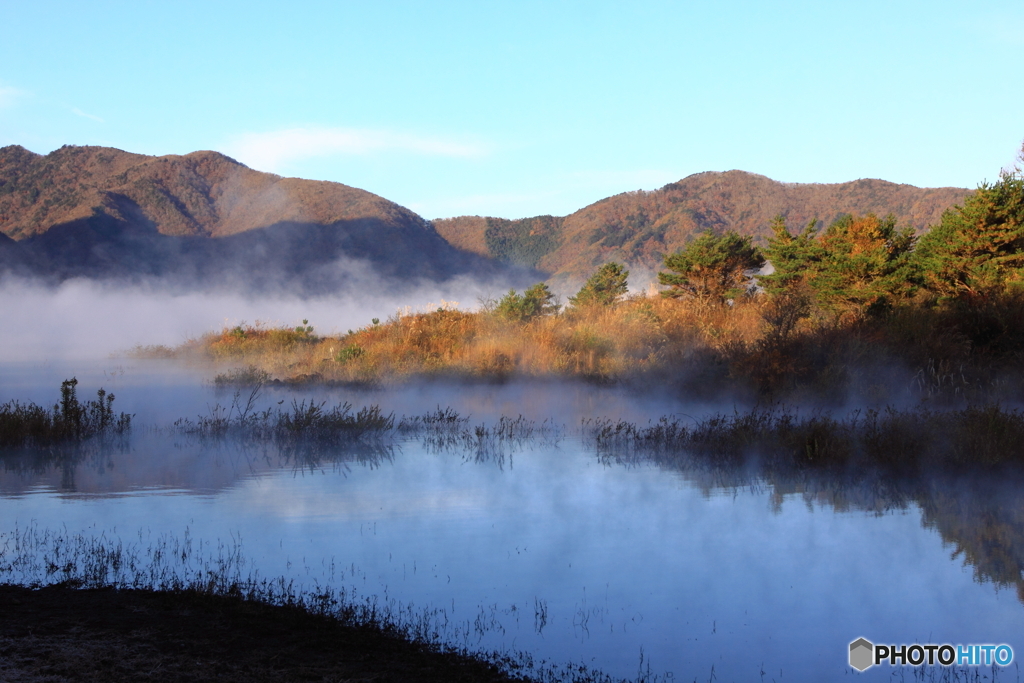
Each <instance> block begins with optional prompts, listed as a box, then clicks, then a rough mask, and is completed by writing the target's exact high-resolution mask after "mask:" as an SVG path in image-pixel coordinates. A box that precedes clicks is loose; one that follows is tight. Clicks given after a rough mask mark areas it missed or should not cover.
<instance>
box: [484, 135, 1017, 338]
mask: <svg viewBox="0 0 1024 683" xmlns="http://www.w3.org/2000/svg"><path fill="white" fill-rule="evenodd" d="M1019 161H1020V163H1018V164H1017V166H1015V167H1014V168H1013V169H1011V170H1005V171H1003V172H1001V173H1000V175H999V179H998V180H997V181H996V182H994V183H982V184H981V185H980V186H979V187H978V189H977V191H976V192H974V193H973V194H972V195H970V196H969V197H968V198H967V199H966V200H965V201H964V203H963V204H962V205H957V206H954V207H953V208H951V209H948V210H947V211H946V212H945V213H944V214H943V216H942V218H941V220H940V222H939V224H938V225H936V226H934V227H932V228H931V230H929V231H928V232H927V233H925V234H924V235H923V236H921V237H918V236H916V235H915V234H914V231H913V229H912V228H908V227H903V228H901V227H899V226H897V225H896V219H895V218H894V217H893V216H891V215H890V216H887V217H885V218H879V217H878V216H876V215H874V214H867V215H863V216H858V215H845V216H842V217H840V218H839V219H837V220H835V221H834V222H833V223H832V224H831V225H829V226H827V227H825V228H824V229H822V228H821V226H820V224H819V223H818V222H817V221H816V220H814V221H811V222H810V223H809V224H808V225H807V226H805V227H804V228H803V229H802V230H799V231H796V232H793V231H791V230H790V227H789V226H788V225H787V224H786V220H785V218H784V217H783V216H778V217H776V219H775V220H774V221H773V223H772V225H771V229H772V237H771V238H769V239H768V243H767V246H766V247H764V248H760V247H758V246H755V245H754V244H753V243H752V240H751V238H750V237H749V236H742V235H739V234H737V233H736V232H734V231H726V232H724V233H721V234H715V233H714V232H711V231H708V232H705V233H703V234H702V235H700V236H699V237H697V238H696V239H695V240H693V241H692V242H690V243H689V244H688V245H687V246H686V247H684V248H682V249H680V250H679V251H677V252H675V253H672V254H668V255H666V256H665V257H664V262H663V263H664V267H665V270H663V271H662V272H660V273H658V282H659V283H660V284H661V285H663V286H665V287H667V289H666V290H665V291H663V292H662V295H663V296H666V297H671V298H678V299H685V300H689V301H691V302H693V303H694V304H696V305H697V306H699V307H721V306H724V305H728V304H730V303H734V302H735V301H737V300H738V299H740V298H741V297H751V296H760V295H765V296H767V297H769V298H772V299H777V300H785V301H786V302H788V303H789V304H790V309H791V313H792V311H795V315H796V316H797V317H801V316H803V315H806V314H807V313H808V312H809V311H810V310H811V309H812V307H814V308H816V309H817V310H819V311H821V312H823V313H826V314H829V315H832V316H834V317H836V318H839V319H851V318H854V319H855V318H859V317H865V316H874V315H881V314H884V313H885V312H886V311H888V310H891V309H892V308H893V307H894V306H897V305H899V304H901V303H905V302H908V301H911V300H920V299H922V298H924V299H927V300H929V301H931V302H932V303H935V304H939V305H942V304H944V303H949V302H957V303H966V304H972V303H978V302H979V301H987V300H993V299H997V298H1000V297H1004V296H1014V297H1016V296H1021V295H1022V294H1024V148H1022V150H1021V154H1020V157H1019ZM767 263H770V264H771V268H770V269H765V270H766V271H767V272H764V271H763V270H762V269H764V266H765V265H766V264H767ZM628 276H629V271H628V270H626V269H625V268H624V267H623V266H622V265H621V264H618V263H607V264H605V265H603V266H601V268H600V269H598V271H597V272H596V273H595V274H594V275H593V276H591V278H590V279H589V280H588V281H587V282H586V284H585V285H584V286H583V287H582V289H580V291H579V292H578V293H577V294H576V295H575V296H573V297H570V299H569V303H570V304H571V305H572V306H573V307H574V308H581V307H591V306H610V305H612V304H614V303H615V302H616V301H618V300H619V299H620V298H622V297H623V296H624V295H625V294H626V292H627V278H628ZM554 300H555V297H554V295H553V293H552V292H551V291H550V290H549V289H548V287H547V285H545V284H543V283H538V284H536V285H534V286H533V287H531V288H530V289H528V290H526V292H525V293H524V294H522V295H520V294H518V293H517V292H516V291H515V290H512V291H510V292H509V293H508V294H507V295H506V296H505V297H503V298H502V299H501V300H500V301H499V302H498V305H497V311H498V312H499V313H500V314H502V315H504V316H505V317H507V318H509V319H513V320H517V321H525V320H529V319H531V318H534V317H537V316H540V315H544V314H548V313H554V312H557V311H558V309H559V306H558V305H556V304H555V303H554Z"/></svg>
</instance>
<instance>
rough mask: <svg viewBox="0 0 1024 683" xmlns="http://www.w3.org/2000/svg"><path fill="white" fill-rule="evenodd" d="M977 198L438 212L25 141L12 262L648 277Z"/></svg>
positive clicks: (102, 267) (326, 185)
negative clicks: (736, 248) (706, 244)
mask: <svg viewBox="0 0 1024 683" xmlns="http://www.w3.org/2000/svg"><path fill="white" fill-rule="evenodd" d="M967 194H968V190H965V189H959V188H938V189H922V188H917V187H913V186H910V185H896V184H893V183H888V182H885V181H882V180H857V181H854V182H849V183H842V184H835V185H823V184H792V183H780V182H776V181H773V180H770V179H768V178H765V177H763V176H759V175H754V174H751V173H744V172H742V171H729V172H726V173H713V172H709V173H699V174H696V175H692V176H689V177H687V178H684V179H683V180H680V181H679V182H676V183H671V184H669V185H666V186H665V187H663V188H661V189H659V190H654V191H651V192H644V191H638V192H627V193H623V194H620V195H616V196H614V197H609V198H607V199H603V200H601V201H599V202H596V203H594V204H591V205H590V206H587V207H585V208H583V209H580V210H579V211H577V212H575V213H573V214H571V215H569V216H564V217H560V216H536V217H533V218H524V219H519V220H507V219H502V218H485V217H479V216H464V217H460V218H449V219H440V220H435V221H433V223H431V222H428V221H426V220H424V219H423V218H421V217H420V216H418V215H416V214H415V213H413V212H412V211H409V210H408V209H406V208H404V207H402V206H399V205H397V204H395V203H393V202H390V201H388V200H386V199H384V198H382V197H379V196H377V195H374V194H371V193H369V192H366V191H364V190H359V189H356V188H353V187H348V186H346V185H342V184H340V183H331V182H321V181H313V180H302V179H298V178H282V177H280V176H277V175H273V174H270V173H261V172H258V171H254V170H252V169H249V168H248V167H246V166H244V165H243V164H240V163H238V162H236V161H234V160H233V159H230V158H228V157H226V156H224V155H222V154H219V153H217V152H193V153H191V154H186V155H184V156H177V155H168V156H162V157H151V156H146V155H142V154H131V153H128V152H123V151H121V150H117V149H111V148H107V147H74V146H65V147H62V148H60V149H58V150H56V151H54V152H52V153H50V154H48V155H45V156H42V155H39V154H35V153H33V152H30V151H28V150H26V149H24V148H23V147H19V146H16V145H15V146H10V147H4V148H2V149H0V269H3V270H8V271H10V270H14V271H20V272H25V273H33V274H36V275H43V276H46V277H49V278H53V279H57V280H60V279H65V278H68V277H76V276H84V277H106V278H110V277H115V278H123V277H128V278H150V277H162V278H179V279H183V280H184V281H186V282H188V283H192V284H195V285H200V286H201V285H205V284H209V283H215V282H231V283H238V284H242V285H246V286H255V287H257V288H264V289H268V288H273V287H277V286H281V285H282V284H284V283H292V284H295V283H298V284H299V285H300V288H301V289H302V290H303V291H306V292H322V291H330V290H332V289H335V288H337V287H338V286H339V285H340V283H341V282H343V281H345V280H346V278H350V277H351V276H352V273H351V272H350V271H351V270H352V268H351V267H350V266H351V261H348V260H346V259H358V260H361V261H364V262H369V264H370V265H371V266H372V267H373V269H374V270H375V271H376V272H377V273H379V274H381V275H383V276H385V277H386V278H389V279H393V280H396V281H410V280H416V279H420V278H426V279H431V280H443V279H446V278H450V277H453V276H456V275H462V274H472V275H475V276H478V277H484V278H496V279H499V280H501V281H502V282H503V283H508V284H511V283H520V284H522V283H525V282H528V281H530V280H533V281H536V280H538V279H542V278H544V277H552V278H553V280H554V282H555V283H581V282H582V281H583V280H585V279H586V278H587V277H588V276H589V275H590V274H592V273H593V272H594V270H595V269H596V268H597V267H598V266H600V265H602V264H603V263H607V262H609V261H621V262H623V263H626V264H627V265H628V266H629V267H631V268H633V269H634V272H635V274H637V275H639V274H640V273H641V272H643V271H647V272H648V273H650V272H652V271H655V270H657V269H658V268H660V266H661V263H662V258H663V257H664V255H665V254H668V253H672V252H674V251H676V250H677V249H679V248H680V247H682V246H684V245H685V244H687V243H688V242H690V241H691V240H692V239H693V238H694V236H695V235H696V234H699V233H702V232H704V231H706V230H708V229H711V230H714V231H715V232H719V233H720V232H722V231H725V230H730V229H731V230H735V231H737V232H738V233H740V234H741V235H750V236H753V237H754V238H755V243H759V242H763V240H764V238H765V237H767V236H768V235H769V234H770V230H769V225H770V223H771V220H772V218H773V217H774V216H776V215H779V214H782V215H783V216H786V218H787V220H788V223H789V225H790V226H791V227H793V228H799V227H802V226H803V225H804V224H806V223H807V221H809V220H810V219H812V218H817V219H819V220H821V221H822V222H823V224H825V225H828V224H829V223H831V222H832V221H833V220H835V219H836V218H838V217H840V216H842V215H844V214H848V213H857V214H864V213H869V212H874V213H876V214H879V215H880V216H884V215H887V214H890V213H891V214H893V215H895V217H896V219H897V223H898V224H899V225H901V226H911V227H913V228H914V229H915V230H917V231H918V232H920V231H922V230H924V229H925V228H926V227H927V226H929V225H933V224H935V223H937V222H938V220H939V218H940V216H941V215H942V212H943V211H944V210H945V209H947V208H949V207H950V206H952V205H953V204H956V203H958V202H961V201H963V199H964V198H965V196H966V195H967ZM8 238H11V239H8ZM530 269H536V270H532V271H531V270H530Z"/></svg>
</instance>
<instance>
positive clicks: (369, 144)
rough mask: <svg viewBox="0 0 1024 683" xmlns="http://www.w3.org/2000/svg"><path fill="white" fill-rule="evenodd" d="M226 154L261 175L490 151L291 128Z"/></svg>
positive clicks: (251, 138) (386, 135) (244, 140)
mask: <svg viewBox="0 0 1024 683" xmlns="http://www.w3.org/2000/svg"><path fill="white" fill-rule="evenodd" d="M223 151H224V152H225V153H226V154H229V155H230V156H232V157H235V158H236V159H238V160H239V161H242V162H244V163H245V164H248V165H249V166H251V167H253V168H257V169H259V170H261V171H278V170H281V169H282V168H284V167H285V166H286V165H287V164H289V163H292V162H295V161H300V160H302V159H309V158H312V157H324V156H335V155H366V154H374V153H377V152H405V153H410V154H422V155H428V156H445V157H476V156H482V155H484V154H486V153H487V151H488V150H487V149H486V148H485V147H484V146H482V145H479V144H472V143H466V142H460V141H457V140H449V139H444V138H437V137H424V136H419V135H412V134H409V133H401V132H396V131H388V130H375V129H360V128H289V129H287V130H278V131H270V132H267V133H245V134H242V135H239V136H238V137H236V138H234V139H232V140H230V141H229V142H228V143H227V144H226V145H225V146H224V148H223Z"/></svg>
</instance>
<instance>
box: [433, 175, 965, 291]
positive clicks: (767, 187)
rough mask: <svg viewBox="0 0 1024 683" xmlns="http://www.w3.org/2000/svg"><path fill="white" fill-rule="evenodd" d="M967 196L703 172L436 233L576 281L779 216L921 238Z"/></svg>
mask: <svg viewBox="0 0 1024 683" xmlns="http://www.w3.org/2000/svg"><path fill="white" fill-rule="evenodd" d="M969 192H970V190H967V189H963V188H952V187H946V188H918V187H915V186H913V185H907V184H897V183H891V182H889V181H885V180H877V179H860V180H854V181H850V182H846V183H783V182H779V181H776V180H772V179H771V178H768V177H766V176H762V175H758V174H754V173H749V172H746V171H739V170H732V171H724V172H719V171H704V172H702V173H696V174H693V175H690V176H687V177H686V178H683V179H681V180H679V181H676V182H674V183H669V184H667V185H665V186H664V187H662V188H659V189H657V190H651V191H645V190H637V191H632V192H623V193H620V194H617V195H613V196H611V197H606V198H605V199H601V200H599V201H597V202H594V203H593V204H590V205H588V206H585V207H583V208H582V209H579V210H578V211H575V212H573V213H571V214H569V215H568V216H534V217H530V218H523V219H517V220H508V219H502V218H493V217H486V216H459V217H455V218H448V219H437V220H434V221H433V224H434V227H435V229H436V230H437V231H438V233H439V234H440V235H441V236H442V237H444V238H445V239H447V240H448V241H449V242H450V243H452V244H454V245H456V246H458V247H460V248H462V249H465V250H467V251H472V252H474V253H478V254H480V255H482V256H489V257H492V258H498V259H499V260H504V261H507V262H510V263H519V264H521V265H525V266H530V267H536V268H538V269H539V270H541V271H544V272H546V273H549V274H550V275H551V276H552V278H553V279H555V280H556V281H557V280H562V281H568V280H576V281H578V280H579V279H580V277H581V276H582V277H585V276H586V274H587V273H589V272H593V270H594V269H595V268H597V267H599V266H600V265H602V264H603V263H607V262H608V261H621V262H623V263H625V264H627V265H629V266H630V267H633V268H640V269H643V270H655V269H657V268H658V267H659V266H660V265H661V259H662V258H663V257H664V255H665V254H668V253H673V252H675V251H676V250H678V249H680V248H682V247H684V246H685V245H686V244H687V243H688V242H689V241H690V240H692V239H693V238H694V237H695V236H696V235H697V234H699V233H702V232H704V231H705V230H713V231H715V232H722V231H725V230H735V231H736V232H738V233H740V234H741V235H749V236H751V237H753V238H754V240H755V242H758V243H762V244H763V243H764V242H765V241H766V239H767V238H768V237H769V236H770V234H771V232H770V228H769V226H770V224H771V221H772V219H773V218H774V217H775V216H776V215H782V216H784V217H786V219H787V221H788V223H789V226H790V228H791V229H793V228H796V229H802V228H803V227H804V226H805V225H806V224H807V223H808V222H809V221H810V220H811V219H818V220H819V221H820V222H821V223H822V224H824V225H828V224H829V223H831V222H832V221H834V220H835V219H837V218H839V217H840V216H842V215H844V214H847V213H861V214H863V213H876V214H879V215H887V214H890V213H891V214H893V215H895V216H896V218H897V221H898V223H899V224H900V225H910V226H911V227H913V228H914V229H915V231H917V232H918V233H921V232H923V231H924V230H925V229H926V228H927V227H928V226H929V225H933V224H935V223H937V222H938V220H939V218H940V217H941V216H942V212H943V211H945V210H946V209H948V208H949V207H951V206H953V205H954V204H957V203H959V202H962V201H963V199H964V198H965V197H966V196H967V195H968V194H969Z"/></svg>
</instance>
